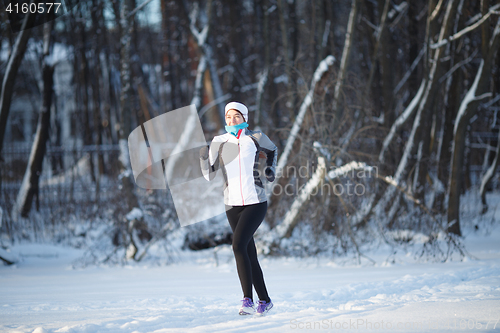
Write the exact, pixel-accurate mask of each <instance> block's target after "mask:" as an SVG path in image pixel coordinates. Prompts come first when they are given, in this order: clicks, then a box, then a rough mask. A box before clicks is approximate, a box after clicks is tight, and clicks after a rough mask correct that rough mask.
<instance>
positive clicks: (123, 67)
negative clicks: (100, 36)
mask: <svg viewBox="0 0 500 333" xmlns="http://www.w3.org/2000/svg"><path fill="white" fill-rule="evenodd" d="M121 6H122V8H121V11H120V26H121V36H120V82H121V92H120V118H121V119H120V130H119V132H118V133H119V144H120V157H119V161H120V174H121V182H122V193H123V194H124V195H123V197H124V198H125V200H126V203H127V211H128V212H130V211H131V210H132V209H133V208H134V207H139V203H138V200H137V197H136V196H135V194H134V184H133V183H132V179H131V177H132V171H131V166H130V159H129V155H128V145H127V138H128V134H129V133H130V132H131V117H132V109H131V107H130V102H131V94H132V89H131V75H132V73H131V70H130V42H131V36H132V24H131V22H130V17H129V12H130V10H131V1H130V0H125V1H123V3H122V4H121Z"/></svg>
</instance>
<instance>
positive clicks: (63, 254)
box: [0, 214, 500, 333]
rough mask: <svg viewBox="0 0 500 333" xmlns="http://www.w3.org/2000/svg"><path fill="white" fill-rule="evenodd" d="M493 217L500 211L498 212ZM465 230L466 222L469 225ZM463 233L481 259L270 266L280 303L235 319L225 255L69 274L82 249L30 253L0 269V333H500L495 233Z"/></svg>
mask: <svg viewBox="0 0 500 333" xmlns="http://www.w3.org/2000/svg"><path fill="white" fill-rule="evenodd" d="M496 216H498V214H496ZM464 225H467V223H464ZM473 225H474V224H473V223H469V226H468V227H465V228H464V239H465V240H464V243H465V244H466V247H467V249H468V251H469V253H470V254H471V255H472V256H473V257H475V258H477V259H471V258H466V259H465V260H463V261H449V262H445V263H436V262H429V261H427V262H419V261H417V260H415V259H414V257H413V256H411V255H410V256H404V255H401V256H399V257H395V261H394V262H392V260H391V263H389V262H388V261H387V260H386V259H387V252H384V249H382V248H380V249H379V250H377V251H375V252H373V253H370V257H371V258H373V259H374V260H375V261H376V264H373V263H371V262H370V261H369V260H362V263H361V265H358V264H356V263H355V261H354V260H353V261H350V260H348V259H346V258H333V259H326V258H322V259H318V258H308V259H297V258H288V259H287V258H281V259H273V258H263V259H261V265H262V267H263V271H264V275H265V279H266V283H267V286H268V290H269V292H270V296H271V298H272V300H273V302H274V304H275V306H274V308H273V309H272V310H271V312H270V313H269V314H268V315H267V316H265V317H254V316H239V315H238V308H239V305H240V302H239V300H240V299H241V298H242V295H241V289H240V285H239V281H238V277H237V274H236V268H235V264H234V260H233V258H232V253H231V249H230V247H229V246H222V247H220V248H219V250H218V252H217V258H218V265H216V261H215V256H214V250H213V249H209V250H205V251H200V252H197V253H193V252H189V251H186V252H182V253H180V254H179V255H180V258H181V260H178V261H177V263H175V264H171V265H162V264H155V263H154V262H148V263H143V264H141V263H139V264H131V265H126V266H112V267H87V268H84V269H81V268H74V267H73V266H72V263H73V262H74V260H75V259H76V258H78V257H80V256H81V255H82V252H81V251H80V250H75V249H70V248H64V247H60V246H51V245H40V244H38V245H37V244H31V245H30V244H25V245H18V246H14V247H13V248H11V250H10V251H11V252H10V255H11V256H14V257H17V258H19V259H20V261H19V263H18V264H16V265H14V266H0V331H1V332H37V333H40V332H336V331H344V332H358V331H378V332H386V331H394V332H407V331H408V332H452V331H479V332H500V227H499V226H498V225H497V224H496V223H495V221H493V223H490V224H486V225H485V226H483V225H481V226H480V228H479V231H475V230H474V227H473Z"/></svg>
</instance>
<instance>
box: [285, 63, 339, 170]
mask: <svg viewBox="0 0 500 333" xmlns="http://www.w3.org/2000/svg"><path fill="white" fill-rule="evenodd" d="M334 62H335V57H334V56H331V55H329V56H327V57H326V58H325V59H323V61H321V62H320V64H319V65H318V68H316V71H315V72H314V76H313V79H312V82H311V88H310V89H309V92H308V93H307V95H306V97H305V98H304V100H303V101H302V104H301V105H300V109H299V113H298V115H297V118H295V122H294V123H293V126H292V130H291V131H290V136H289V137H288V140H287V142H286V145H285V149H284V150H283V154H281V157H280V159H279V161H278V166H277V168H276V170H277V171H278V172H277V174H278V175H279V174H280V173H281V172H280V170H282V169H283V168H284V167H285V166H286V164H287V163H288V158H289V156H290V153H291V151H292V147H293V144H294V143H295V139H296V138H297V134H298V133H299V130H300V128H301V126H302V122H303V121H304V116H305V114H306V111H307V109H308V108H309V106H311V104H312V103H313V100H314V90H315V88H316V84H317V83H318V82H319V81H320V80H321V78H322V77H323V76H324V75H325V73H327V72H328V70H329V68H330V67H331V66H332V65H333V63H334Z"/></svg>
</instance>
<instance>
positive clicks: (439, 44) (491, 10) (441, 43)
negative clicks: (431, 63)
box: [430, 3, 500, 49]
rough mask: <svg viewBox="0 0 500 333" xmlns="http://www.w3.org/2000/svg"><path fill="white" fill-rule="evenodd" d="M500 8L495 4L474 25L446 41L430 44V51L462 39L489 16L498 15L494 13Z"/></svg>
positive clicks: (499, 5)
mask: <svg viewBox="0 0 500 333" xmlns="http://www.w3.org/2000/svg"><path fill="white" fill-rule="evenodd" d="M499 8H500V3H499V4H496V5H495V6H493V7H491V8H490V10H489V11H488V13H487V14H486V15H484V16H483V17H482V18H481V19H480V20H479V21H477V22H476V23H474V24H472V25H470V26H468V27H466V28H464V29H462V30H461V31H459V32H457V33H456V34H454V35H453V36H451V37H449V38H446V39H443V40H441V41H440V42H437V43H434V44H431V46H430V47H431V49H437V48H440V47H442V46H444V45H446V44H448V43H449V42H452V41H454V40H457V39H459V38H460V37H462V36H463V35H465V34H466V33H468V32H471V31H472V30H474V29H477V28H479V27H480V26H481V24H483V23H484V22H486V20H487V19H488V18H489V17H490V16H491V15H498V14H499V13H497V12H496V10H497V9H499Z"/></svg>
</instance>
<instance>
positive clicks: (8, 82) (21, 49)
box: [0, 12, 36, 153]
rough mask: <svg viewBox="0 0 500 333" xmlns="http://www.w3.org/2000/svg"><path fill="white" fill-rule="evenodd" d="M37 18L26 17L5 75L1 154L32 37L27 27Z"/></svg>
mask: <svg viewBox="0 0 500 333" xmlns="http://www.w3.org/2000/svg"><path fill="white" fill-rule="evenodd" d="M35 16H36V14H35V13H31V12H29V13H28V14H26V16H25V17H24V21H23V24H22V26H21V31H20V32H19V34H18V35H17V38H16V43H15V44H14V47H13V48H12V52H11V54H10V57H9V62H8V63H7V67H6V69H5V74H4V76H3V80H2V92H1V96H0V153H1V152H2V148H3V140H4V135H5V128H6V126H7V119H8V117H9V111H10V103H11V101H12V93H13V92H14V83H15V82H16V77H17V72H18V70H19V66H20V65H21V61H22V60H23V57H24V53H25V51H26V44H27V43H28V39H29V37H30V35H31V29H27V28H26V27H28V26H31V25H32V24H33V22H34V21H35Z"/></svg>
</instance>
